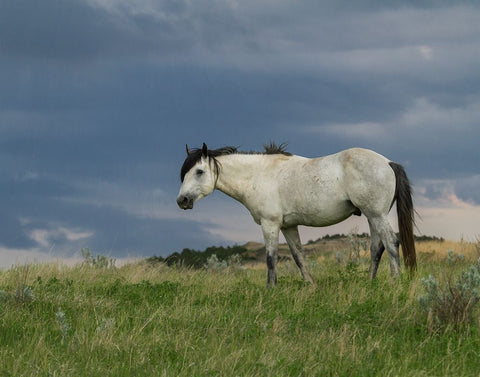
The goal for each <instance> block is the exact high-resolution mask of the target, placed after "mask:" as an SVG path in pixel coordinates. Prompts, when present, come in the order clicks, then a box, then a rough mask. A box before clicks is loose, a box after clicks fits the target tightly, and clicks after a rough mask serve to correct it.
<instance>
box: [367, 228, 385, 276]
mask: <svg viewBox="0 0 480 377" xmlns="http://www.w3.org/2000/svg"><path fill="white" fill-rule="evenodd" d="M370 239H371V245H370V257H371V261H370V277H371V278H372V279H375V276H377V270H378V265H379V264H380V259H382V254H383V252H384V251H385V246H383V243H382V240H381V239H380V235H379V234H378V233H377V232H376V231H373V229H372V227H370Z"/></svg>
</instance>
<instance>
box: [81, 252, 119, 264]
mask: <svg viewBox="0 0 480 377" xmlns="http://www.w3.org/2000/svg"><path fill="white" fill-rule="evenodd" d="M80 252H81V254H82V257H83V265H85V266H89V267H95V268H114V267H115V258H109V257H107V256H105V255H100V254H97V255H95V256H94V255H93V254H92V253H91V252H90V249H89V248H83V249H82V250H80Z"/></svg>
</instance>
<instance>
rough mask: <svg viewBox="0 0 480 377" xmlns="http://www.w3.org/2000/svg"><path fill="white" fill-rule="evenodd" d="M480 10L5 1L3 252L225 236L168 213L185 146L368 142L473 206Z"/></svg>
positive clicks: (137, 247)
mask: <svg viewBox="0 0 480 377" xmlns="http://www.w3.org/2000/svg"><path fill="white" fill-rule="evenodd" d="M478 4H479V3H478V2H468V1H462V2H459V1H456V2H450V1H447V0H445V1H428V0H425V1H407V2H405V1H401V2H398V1H370V0H365V1H356V2H354V3H352V2H350V1H338V0H335V1H333V0H332V1H302V2H298V1H278V2H276V3H275V4H274V5H271V4H267V3H264V2H258V1H234V0H231V1H215V2H210V1H202V2H196V1H193V2H192V1H183V0H174V1H173V0H172V1H155V2H154V1H131V0H128V1H127V0H125V1H124V0H118V1H107V0H89V1H79V0H78V1H57V0H46V1H42V2H38V1H33V0H32V1H28V0H18V1H10V2H1V3H0V56H1V57H0V81H1V83H2V85H1V87H0V169H1V173H2V178H1V182H0V183H1V185H0V192H1V193H2V195H1V197H0V209H1V211H2V212H1V216H0V223H2V224H3V225H4V226H3V227H0V244H2V245H4V246H6V247H12V248H14V247H17V248H30V247H32V248H33V247H46V246H45V244H48V245H53V244H55V245H56V246H55V248H56V249H57V250H59V249H60V248H64V249H66V250H70V251H76V250H74V249H78V248H79V247H82V246H89V247H91V248H92V249H93V250H98V251H100V252H101V251H110V250H111V251H112V253H114V254H115V253H118V255H125V254H127V253H128V252H130V251H132V252H138V253H143V254H145V253H157V252H158V253H167V252H171V251H175V250H181V249H182V248H183V247H186V246H189V247H196V245H198V247H201V246H200V245H205V246H206V245H208V244H212V243H217V242H216V241H219V242H220V241H222V240H220V239H212V237H211V236H210V235H209V234H210V233H209V232H208V231H207V230H209V229H210V230H211V229H212V227H214V225H212V224H209V223H208V221H207V222H206V223H203V224H202V222H201V221H204V219H200V218H199V217H198V215H197V213H196V212H192V213H188V214H186V213H181V214H178V213H176V212H173V214H174V215H172V211H174V209H173V205H174V199H175V196H176V193H177V191H178V188H179V179H178V175H179V169H180V166H181V163H182V162H183V159H184V155H185V151H184V144H185V143H188V144H189V145H190V146H191V147H200V146H201V143H202V142H204V141H205V142H207V144H208V145H209V146H211V147H212V148H216V147H221V146H225V145H235V146H239V147H240V148H242V149H247V150H254V149H260V148H261V146H262V144H263V143H264V142H268V141H270V140H273V141H277V142H289V150H290V151H291V152H293V153H296V154H301V155H306V156H309V157H313V156H319V155H325V154H328V153H334V152H336V151H338V150H340V149H343V148H348V147H351V146H363V147H369V148H373V149H375V150H377V151H379V152H380V153H383V154H385V155H386V156H388V157H389V158H391V159H393V160H396V161H398V162H400V163H402V164H404V165H405V166H406V167H407V170H408V172H409V174H410V175H411V177H412V178H413V180H414V182H415V183H419V184H421V185H424V186H425V187H426V188H425V193H426V194H425V195H426V196H427V197H430V198H431V199H432V200H433V199H435V200H437V199H439V198H441V197H442V195H445V191H444V190H442V189H441V184H440V186H438V185H437V186H436V185H435V184H433V183H432V185H431V187H428V185H427V184H426V183H425V182H426V181H432V182H434V181H435V180H450V181H449V182H448V184H449V187H450V188H451V189H452V190H454V191H455V193H456V194H457V195H458V197H460V198H461V199H463V200H466V201H470V202H474V203H479V198H478V195H477V194H476V192H478V190H476V189H475V188H476V187H477V180H478V179H477V178H475V177H478V174H480V172H479V170H478V163H477V161H478V157H477V156H478V148H477V144H478V142H477V140H479V139H480V134H479V132H480V131H479V130H480V128H478V127H477V124H478V119H480V89H479V88H480V78H479V76H478V61H479V59H480V53H479V51H480V43H479V40H480V39H479V38H480V27H479V25H480V11H479V8H478ZM452 179H456V184H455V183H454V182H453V181H452ZM424 181H425V182H424ZM426 185H427V186H426ZM154 192H158V193H159V194H158V195H157V196H155V195H154V194H152V193H154ZM212 200H213V199H212ZM148 203H152V204H151V207H152V208H150V211H143V210H144V208H145V207H148ZM216 203H217V204H218V202H216ZM139 208H140V209H142V210H140V209H139ZM217 210H218V211H220V209H217ZM213 211H214V210H213ZM145 212H146V213H145ZM178 219H182V220H178ZM36 231H39V232H37V233H35V232H36ZM42 232H43V233H42ZM230 233H233V231H232V232H230ZM42 243H43V244H42Z"/></svg>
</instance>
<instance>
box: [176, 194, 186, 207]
mask: <svg viewBox="0 0 480 377" xmlns="http://www.w3.org/2000/svg"><path fill="white" fill-rule="evenodd" d="M186 202H187V197H186V196H179V197H178V198H177V204H178V205H179V206H181V205H182V204H184V203H186Z"/></svg>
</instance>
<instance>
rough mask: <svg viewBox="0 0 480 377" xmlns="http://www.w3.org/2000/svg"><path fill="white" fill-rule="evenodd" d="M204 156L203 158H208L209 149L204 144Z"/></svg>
mask: <svg viewBox="0 0 480 377" xmlns="http://www.w3.org/2000/svg"><path fill="white" fill-rule="evenodd" d="M202 155H203V157H207V156H208V148H207V144H205V143H203V146H202Z"/></svg>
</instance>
